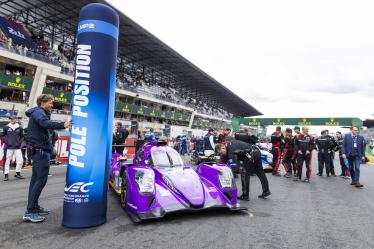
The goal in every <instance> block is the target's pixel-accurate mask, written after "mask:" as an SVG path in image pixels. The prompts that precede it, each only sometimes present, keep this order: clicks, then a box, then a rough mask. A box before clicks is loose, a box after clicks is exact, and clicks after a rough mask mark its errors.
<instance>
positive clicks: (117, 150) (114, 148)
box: [112, 144, 125, 155]
mask: <svg viewBox="0 0 374 249" xmlns="http://www.w3.org/2000/svg"><path fill="white" fill-rule="evenodd" d="M121 145H122V144H116V145H115V146H112V153H119V154H121V155H122V153H123V149H124V148H125V145H123V146H121Z"/></svg>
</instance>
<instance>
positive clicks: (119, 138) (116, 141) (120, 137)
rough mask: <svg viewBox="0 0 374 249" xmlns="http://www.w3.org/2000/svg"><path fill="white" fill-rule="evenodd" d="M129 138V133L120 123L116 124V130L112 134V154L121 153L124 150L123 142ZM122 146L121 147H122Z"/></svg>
mask: <svg viewBox="0 0 374 249" xmlns="http://www.w3.org/2000/svg"><path fill="white" fill-rule="evenodd" d="M128 136H129V131H128V130H126V129H124V128H123V127H122V123H121V122H117V123H116V129H115V130H114V132H113V145H114V146H113V148H112V152H113V153H120V154H122V153H123V149H124V148H125V140H126V139H127V137H128ZM122 145H123V146H122Z"/></svg>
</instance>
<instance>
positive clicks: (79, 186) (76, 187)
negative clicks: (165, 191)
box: [65, 182, 94, 193]
mask: <svg viewBox="0 0 374 249" xmlns="http://www.w3.org/2000/svg"><path fill="white" fill-rule="evenodd" d="M93 184H94V183H93V182H87V183H84V182H76V183H73V184H72V185H70V187H68V188H67V187H65V192H68V193H77V192H78V191H80V192H82V193H87V192H89V191H90V190H89V189H86V188H87V187H88V186H91V185H93Z"/></svg>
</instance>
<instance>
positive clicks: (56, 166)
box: [9, 164, 66, 172]
mask: <svg viewBox="0 0 374 249" xmlns="http://www.w3.org/2000/svg"><path fill="white" fill-rule="evenodd" d="M62 167H66V164H61V165H53V166H51V168H62ZM31 169H32V168H22V169H21V172H22V171H25V170H31ZM15 171H16V170H15V169H11V170H9V172H15Z"/></svg>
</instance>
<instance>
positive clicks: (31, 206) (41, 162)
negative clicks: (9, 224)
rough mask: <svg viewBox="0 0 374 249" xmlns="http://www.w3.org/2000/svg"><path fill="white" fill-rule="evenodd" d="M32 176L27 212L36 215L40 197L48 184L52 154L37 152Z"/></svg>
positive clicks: (33, 156) (34, 156)
mask: <svg viewBox="0 0 374 249" xmlns="http://www.w3.org/2000/svg"><path fill="white" fill-rule="evenodd" d="M31 159H32V176H31V180H30V187H29V197H28V202H27V212H29V213H36V212H37V210H38V208H39V204H38V200H39V196H40V194H41V193H42V190H43V188H44V186H45V185H46V184H47V180H48V173H49V166H50V164H49V163H50V162H49V161H50V159H51V154H50V153H48V152H46V151H36V152H35V153H34V154H33V155H32V156H31Z"/></svg>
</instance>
